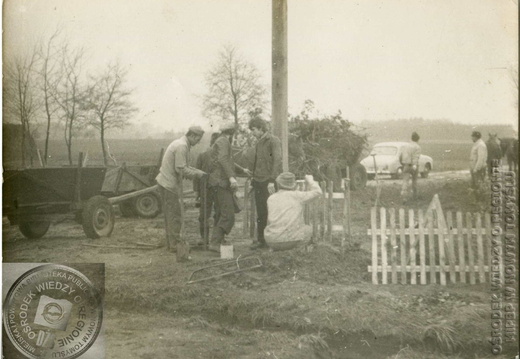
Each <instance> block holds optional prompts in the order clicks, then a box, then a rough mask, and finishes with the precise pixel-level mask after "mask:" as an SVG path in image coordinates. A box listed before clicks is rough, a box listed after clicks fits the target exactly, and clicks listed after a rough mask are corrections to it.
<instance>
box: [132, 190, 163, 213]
mask: <svg viewBox="0 0 520 359" xmlns="http://www.w3.org/2000/svg"><path fill="white" fill-rule="evenodd" d="M134 205H135V208H134V209H135V212H136V213H137V215H138V216H139V217H142V218H155V217H157V215H158V214H159V213H160V212H161V200H160V199H159V197H158V196H157V195H156V194H154V193H145V194H142V195H140V196H139V197H137V198H136V199H135V202H134Z"/></svg>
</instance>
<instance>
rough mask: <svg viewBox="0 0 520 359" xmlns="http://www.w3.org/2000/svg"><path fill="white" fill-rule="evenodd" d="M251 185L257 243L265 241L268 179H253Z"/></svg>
mask: <svg viewBox="0 0 520 359" xmlns="http://www.w3.org/2000/svg"><path fill="white" fill-rule="evenodd" d="M252 185H253V189H254V191H255V203H256V229H257V232H256V233H257V239H258V242H259V243H265V238H264V229H265V227H266V226H267V199H268V198H269V191H268V189H267V186H268V185H269V181H263V182H257V181H255V180H253V182H252Z"/></svg>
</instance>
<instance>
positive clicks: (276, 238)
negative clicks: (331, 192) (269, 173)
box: [264, 172, 322, 250]
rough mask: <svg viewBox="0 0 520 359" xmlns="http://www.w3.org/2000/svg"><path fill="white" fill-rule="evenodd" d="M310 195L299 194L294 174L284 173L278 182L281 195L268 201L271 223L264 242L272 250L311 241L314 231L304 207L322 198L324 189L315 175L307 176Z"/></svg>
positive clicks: (266, 229)
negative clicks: (307, 221)
mask: <svg viewBox="0 0 520 359" xmlns="http://www.w3.org/2000/svg"><path fill="white" fill-rule="evenodd" d="M305 182H306V183H307V187H308V188H309V190H308V191H305V192H302V191H296V178H295V176H294V174H293V173H291V172H284V173H282V174H280V175H279V176H278V177H277V178H276V183H277V185H278V192H276V193H274V194H272V195H271V196H270V197H269V199H268V200H267V207H268V219H267V227H266V228H265V232H264V234H265V240H266V242H267V244H268V245H269V247H271V249H272V250H283V249H290V248H293V247H295V246H296V245H297V244H298V243H304V242H307V241H309V240H310V239H311V235H312V228H311V226H309V225H306V224H305V222H304V220H303V208H304V207H303V206H304V204H305V203H306V202H308V201H310V200H312V199H314V198H316V197H318V196H320V195H321V194H322V191H321V188H320V186H319V185H318V183H316V182H315V181H314V178H313V177H312V175H307V176H305Z"/></svg>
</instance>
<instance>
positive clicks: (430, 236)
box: [426, 211, 437, 284]
mask: <svg viewBox="0 0 520 359" xmlns="http://www.w3.org/2000/svg"><path fill="white" fill-rule="evenodd" d="M426 216H427V221H428V248H429V252H428V256H429V260H428V263H429V265H430V284H434V283H437V276H436V274H435V239H434V236H435V234H434V233H433V212H432V211H429V212H428V213H427V214H426Z"/></svg>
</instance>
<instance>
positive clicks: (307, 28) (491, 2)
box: [3, 0, 518, 130]
mask: <svg viewBox="0 0 520 359" xmlns="http://www.w3.org/2000/svg"><path fill="white" fill-rule="evenodd" d="M516 1H517V0H391V1H388V0H386V1H379V0H359V1H355V0H289V1H288V14H289V15H288V16H289V19H288V33H289V39H288V43H289V58H288V63H289V112H290V113H296V112H299V111H300V110H301V108H302V105H303V102H304V101H305V100H306V99H311V100H313V101H314V102H315V105H316V108H317V109H318V110H320V111H321V112H325V113H332V112H336V111H337V110H338V109H340V110H341V111H342V112H343V114H344V117H345V118H348V119H349V120H352V121H354V122H359V121H362V120H365V119H368V120H384V119H397V118H410V117H423V118H427V119H440V118H442V119H450V120H453V121H456V122H462V123H474V124H481V123H483V122H490V123H506V124H507V123H509V124H513V125H514V126H515V128H517V118H518V117H517V111H518V107H517V102H516V99H517V89H516V87H515V86H514V84H513V81H512V78H511V68H512V67H515V68H517V63H518V15H517V14H518V5H517V3H516ZM58 26H60V27H62V28H63V33H64V34H66V36H67V37H68V38H69V39H70V41H71V42H72V43H74V44H76V45H78V46H83V47H84V48H85V49H86V50H87V52H88V54H89V57H88V60H87V63H88V67H89V68H91V69H92V70H95V69H96V68H99V67H102V66H104V65H105V64H106V63H107V62H108V61H110V60H113V59H116V58H118V59H119V60H120V62H121V63H122V64H123V65H125V66H127V67H128V68H129V69H130V74H129V80H130V85H131V86H132V87H134V88H135V93H134V99H135V102H136V104H137V105H138V107H139V108H140V112H139V115H138V116H136V119H135V120H136V121H147V122H150V123H153V124H154V125H156V126H159V127H162V128H164V129H168V130H169V129H174V130H182V129H185V128H187V126H189V125H191V124H194V123H196V124H203V125H204V124H206V123H207V120H205V119H204V118H203V116H202V115H201V110H200V102H199V100H198V98H197V96H200V95H202V94H203V93H204V92H205V85H204V73H205V72H206V71H207V70H208V69H209V68H210V67H211V65H212V64H213V63H214V62H215V60H216V56H217V53H218V50H219V49H220V48H221V47H222V45H224V44H232V45H235V46H236V47H237V48H238V49H239V50H240V51H241V53H242V54H243V55H244V57H245V58H246V59H248V60H249V61H250V62H252V63H254V64H255V65H256V66H257V67H258V68H259V70H260V71H261V73H262V74H263V80H264V82H265V84H266V85H267V86H268V87H270V86H271V1H270V0H207V1H203V0H132V1H129V0H4V13H3V29H4V47H3V51H4V59H5V58H7V57H8V56H9V54H11V53H14V52H15V51H18V50H19V49H23V48H24V47H26V46H28V44H31V43H32V42H34V41H36V40H37V39H38V38H41V37H42V36H43V37H44V36H48V35H49V34H50V33H52V32H53V31H54V30H55V29H56V28H57V27H58Z"/></svg>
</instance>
